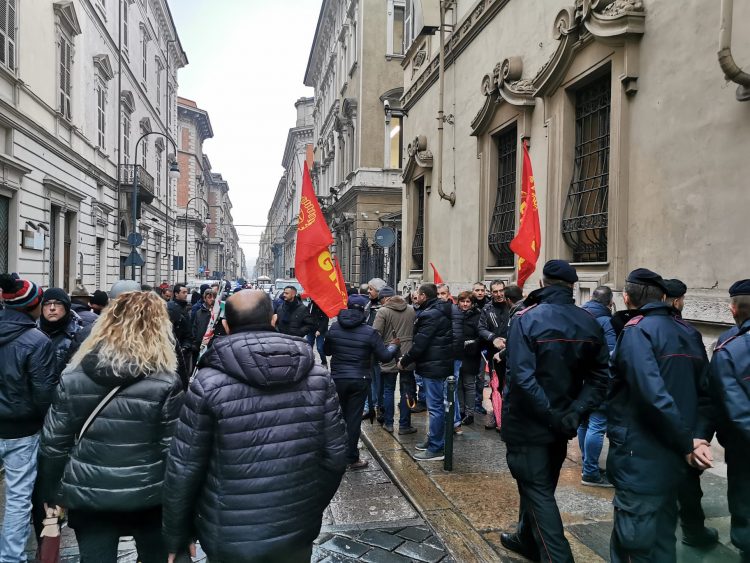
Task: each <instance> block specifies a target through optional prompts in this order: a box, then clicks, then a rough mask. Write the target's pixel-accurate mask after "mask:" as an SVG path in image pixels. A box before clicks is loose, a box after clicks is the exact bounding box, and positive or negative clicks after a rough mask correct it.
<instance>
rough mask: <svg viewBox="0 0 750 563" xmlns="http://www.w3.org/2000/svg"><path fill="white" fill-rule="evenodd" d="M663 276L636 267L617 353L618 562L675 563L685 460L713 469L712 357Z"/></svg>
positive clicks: (611, 411) (610, 460) (612, 462)
mask: <svg viewBox="0 0 750 563" xmlns="http://www.w3.org/2000/svg"><path fill="white" fill-rule="evenodd" d="M665 293H666V290H665V286H664V280H663V279H662V278H661V276H659V275H658V274H656V273H654V272H652V271H650V270H647V269H645V268H639V269H637V270H634V271H632V272H631V273H630V274H629V275H628V278H627V280H626V282H625V287H624V290H623V298H624V300H625V305H626V306H627V307H628V309H630V310H635V309H637V311H636V313H637V314H636V315H635V316H633V317H632V318H631V319H630V320H629V321H628V322H627V324H626V325H625V327H624V329H623V330H622V332H621V333H620V336H619V338H618V341H617V346H616V347H615V351H614V354H613V356H612V382H611V386H610V393H609V398H608V400H609V405H608V412H607V418H608V421H609V422H608V428H607V434H608V435H609V444H610V446H609V455H608V456H607V473H608V476H609V479H610V481H611V482H612V483H613V484H614V486H615V489H616V491H615V498H614V500H613V501H612V503H613V505H614V507H615V516H614V529H613V531H612V539H611V543H610V557H611V560H612V562H613V563H620V562H625V561H627V562H629V563H634V562H637V561H659V562H660V563H670V562H674V561H676V555H675V528H676V525H677V502H676V493H677V491H676V488H677V485H678V484H679V483H680V480H681V479H682V478H683V476H684V474H685V470H686V469H687V468H688V465H692V466H693V467H696V468H698V469H706V468H708V467H711V452H710V449H709V442H708V441H707V440H706V439H705V438H706V437H707V433H708V432H709V431H708V424H709V419H710V402H709V401H708V400H707V399H708V393H707V391H708V387H707V383H708V380H707V377H708V363H707V359H706V353H705V350H704V348H703V346H702V345H701V344H700V343H699V342H698V341H697V339H696V338H695V335H694V334H693V332H692V331H691V330H690V329H689V328H688V327H687V326H686V324H685V323H682V322H680V321H679V320H678V319H677V318H676V316H675V315H674V314H673V313H672V308H671V307H670V305H668V304H667V303H665V302H664V299H665Z"/></svg>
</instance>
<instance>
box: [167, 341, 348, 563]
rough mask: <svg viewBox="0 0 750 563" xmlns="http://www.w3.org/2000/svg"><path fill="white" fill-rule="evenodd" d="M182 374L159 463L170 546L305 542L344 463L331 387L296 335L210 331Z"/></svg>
mask: <svg viewBox="0 0 750 563" xmlns="http://www.w3.org/2000/svg"><path fill="white" fill-rule="evenodd" d="M200 368H201V369H200V370H199V371H198V374H197V375H196V376H195V378H194V379H193V381H192V383H191V384H190V390H189V391H188V393H187V396H186V399H185V407H184V409H183V411H182V413H181V416H180V421H179V423H178V425H177V430H176V432H175V436H174V440H173V441H172V446H171V450H170V454H169V461H168V463H167V475H166V480H165V486H164V499H165V502H164V508H163V511H164V512H163V514H164V516H163V521H164V526H163V534H164V539H165V542H166V544H167V547H168V548H169V551H170V552H175V551H177V550H178V549H181V548H183V547H184V546H185V545H186V544H187V543H188V541H189V540H190V539H192V537H193V531H194V530H195V531H197V535H198V538H199V539H200V541H201V545H202V546H203V549H204V550H205V551H206V553H207V554H208V555H209V557H210V558H214V559H219V560H222V561H233V562H241V561H254V560H256V559H258V558H261V557H262V556H263V555H264V554H266V553H269V552H278V551H279V550H281V549H283V548H284V547H285V546H288V545H290V544H294V545H301V544H305V543H312V541H313V540H314V539H315V538H316V537H317V535H318V533H319V532H320V526H321V522H322V516H323V511H324V509H325V507H326V506H327V505H328V503H329V502H330V500H331V498H332V497H333V495H334V493H335V491H336V489H337V488H338V486H339V483H340V482H341V477H342V475H343V473H344V470H345V468H346V454H345V447H346V431H345V427H344V422H343V420H342V418H341V411H340V409H339V401H338V396H337V395H336V388H335V386H334V384H333V381H332V380H331V377H330V376H329V375H328V372H327V371H326V370H325V369H324V368H323V367H321V366H319V365H315V361H314V358H313V352H312V350H311V348H310V346H308V344H307V343H306V342H305V341H304V340H303V339H302V338H296V337H289V336H283V335H280V334H278V333H277V332H275V331H273V329H272V328H271V327H268V328H267V329H265V328H264V329H261V330H253V331H248V332H240V333H234V334H230V335H228V336H225V337H223V338H221V339H219V340H216V341H215V342H214V344H213V346H212V348H210V349H209V351H208V352H207V353H206V355H205V356H204V357H203V358H202V359H201V361H200Z"/></svg>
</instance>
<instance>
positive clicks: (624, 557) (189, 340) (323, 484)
mask: <svg viewBox="0 0 750 563" xmlns="http://www.w3.org/2000/svg"><path fill="white" fill-rule="evenodd" d="M577 281H578V277H577V273H576V271H575V268H573V267H572V266H571V265H570V264H568V263H567V262H565V261H562V260H551V261H549V262H548V263H547V264H545V266H544V269H543V272H542V279H541V282H540V286H541V287H540V288H539V289H536V290H534V291H532V292H530V293H529V294H528V295H524V293H523V291H522V289H521V288H519V287H518V286H515V285H507V286H506V284H505V283H504V282H502V281H499V280H497V281H493V282H492V283H491V284H490V287H489V293H488V292H487V288H486V286H485V285H484V283H483V282H477V283H475V284H474V285H473V286H472V289H471V291H461V292H460V293H459V294H458V295H457V296H455V297H454V296H453V295H451V292H450V288H449V287H448V286H447V285H446V284H439V285H435V284H431V283H425V284H422V285H421V286H419V287H418V288H417V289H416V290H414V291H413V292H408V291H405V292H404V294H403V295H400V294H398V293H397V292H396V291H395V290H394V288H392V287H390V286H389V285H387V284H386V282H385V281H383V280H382V279H379V278H374V279H372V280H370V281H369V283H368V284H365V285H363V287H360V288H359V289H358V290H351V291H350V295H349V298H348V302H347V308H346V309H342V310H341V311H340V312H339V314H338V315H337V316H336V318H334V319H332V320H331V321H329V319H328V318H327V316H326V315H325V314H324V313H323V312H322V311H321V310H320V308H319V307H317V305H316V304H315V302H314V301H312V300H307V301H304V300H303V299H302V297H303V296H301V295H298V291H297V288H295V287H294V286H288V287H286V288H285V289H284V291H283V293H282V295H281V296H280V298H279V299H278V300H277V301H276V302H273V301H272V299H271V298H270V297H269V295H268V294H266V293H264V292H262V291H252V290H246V291H235V292H234V293H233V294H231V295H230V293H231V292H230V290H231V287H223V284H215V285H214V286H209V285H205V286H202V287H201V288H200V290H199V291H197V292H195V293H194V298H192V299H191V298H190V296H189V292H188V288H187V287H186V286H185V285H183V284H176V285H174V286H166V284H164V285H163V286H161V287H158V288H150V287H144V286H142V285H141V284H139V283H138V282H135V281H132V280H120V281H118V282H116V283H115V284H114V285H113V286H112V288H111V289H110V291H109V292H108V293H106V292H103V291H99V290H97V291H96V292H94V293H93V294H91V295H89V294H88V292H87V291H86V289H85V288H84V287H82V286H78V287H76V288H75V289H74V290H73V291H72V292H71V294H70V295H68V294H67V293H66V292H65V291H64V290H62V289H60V288H49V289H46V290H44V291H43V290H42V289H41V288H40V287H38V286H37V285H36V284H35V283H34V282H32V281H31V280H24V279H20V278H19V277H18V276H16V275H8V274H3V275H2V276H0V287H2V306H3V310H2V311H0V459H1V460H2V463H3V467H4V469H5V488H6V503H5V518H4V522H3V529H2V537H1V538H0V561H22V560H23V552H24V549H25V545H26V540H27V536H28V534H29V531H30V524H31V523H32V522H33V524H34V529H35V532H36V534H37V537H38V535H39V531H40V529H41V526H42V520H43V519H44V518H45V516H48V517H49V516H50V515H53V516H62V514H63V513H64V514H65V517H66V518H67V519H68V523H69V525H70V526H71V528H73V529H74V531H75V534H76V538H77V540H78V544H79V548H80V552H81V557H82V560H83V561H101V562H108V561H116V558H117V543H118V539H119V537H121V536H123V535H129V536H133V537H134V538H135V541H136V546H137V548H138V552H139V561H142V562H144V563H148V562H150V561H165V560H169V561H181V560H183V561H187V560H188V555H189V554H190V553H194V542H195V541H196V540H200V542H201V545H202V547H203V549H204V550H205V551H206V553H207V554H208V556H209V560H210V561H212V562H213V561H292V562H294V561H309V560H310V555H311V550H312V542H313V540H314V539H315V538H316V537H317V535H318V533H319V531H320V527H321V522H322V513H323V510H324V509H325V507H326V506H327V505H328V503H329V502H330V500H331V498H332V497H333V495H334V494H335V492H336V490H337V488H338V486H339V483H340V480H341V478H342V475H343V473H344V472H345V471H346V470H349V471H357V470H361V469H363V468H365V467H367V461H366V460H365V459H363V458H362V457H361V456H360V454H359V449H358V444H359V438H360V431H361V424H362V422H363V421H369V422H370V424H374V422H375V420H377V421H378V422H379V423H380V424H381V425H382V428H383V431H384V432H387V433H394V432H397V433H398V434H400V435H404V434H413V433H416V432H418V430H417V427H416V426H414V425H412V417H413V415H414V414H416V413H421V412H426V413H427V414H426V418H427V424H426V431H425V435H424V436H423V437H422V439H420V440H418V442H417V443H416V445H415V452H414V454H413V456H414V459H415V460H417V461H419V462H431V461H440V460H442V459H444V456H445V449H444V448H445V435H446V430H445V428H446V426H447V427H448V432H450V428H451V426H452V428H453V432H454V433H455V434H456V435H461V434H462V433H463V427H464V426H470V425H473V424H480V423H481V422H482V421H483V422H484V427H485V428H486V429H487V430H488V431H497V432H499V433H500V436H501V438H502V440H503V441H504V442H505V447H506V456H507V463H508V467H509V469H510V472H511V474H512V476H513V478H514V479H515V480H516V483H517V486H518V491H519V497H520V511H519V520H518V524H517V527H516V530H515V531H514V532H509V533H504V534H502V535H501V542H502V544H503V545H504V546H505V547H506V548H507V549H509V550H511V551H513V552H516V553H519V554H521V555H523V556H525V557H527V558H529V559H531V560H535V561H540V560H545V561H554V562H564V561H572V560H573V556H572V553H571V550H570V546H569V544H568V542H567V540H566V538H565V535H564V527H563V522H562V520H561V517H560V513H559V510H558V507H557V504H556V501H555V497H554V493H555V488H556V486H557V480H558V478H559V474H560V470H561V467H562V463H563V461H564V459H565V457H566V452H567V448H568V442H569V441H570V440H571V439H573V438H575V437H577V439H578V443H579V448H580V450H581V456H582V467H581V483H582V484H583V485H586V486H593V487H614V489H615V496H614V501H613V504H614V506H615V511H614V530H613V533H612V539H611V544H610V546H611V547H610V548H611V558H612V560H613V561H660V562H661V561H674V560H675V541H676V538H675V527H676V525H677V520H678V518H679V520H680V523H681V525H682V531H683V537H682V541H683V542H684V543H687V544H689V545H696V546H705V545H711V544H713V543H715V542H717V541H718V532H717V531H716V530H714V529H713V528H708V527H706V526H705V522H704V520H705V518H704V514H703V511H702V510H701V502H700V499H701V496H702V492H701V487H700V476H701V473H702V472H703V471H704V470H705V469H708V468H710V467H711V466H712V461H713V457H712V453H711V445H710V444H711V441H712V438H713V437H714V435H715V434H716V435H718V438H719V441H720V442H721V444H722V445H723V446H724V448H725V459H726V462H727V476H728V487H729V488H728V495H729V507H730V512H731V515H732V523H731V540H732V542H733V543H734V544H735V545H736V546H737V547H738V548H739V549H740V550H741V552H742V554H743V560H744V561H750V490H749V488H750V485H749V484H748V483H750V480H748V477H749V475H748V471H749V470H748V469H747V467H748V464H747V456H748V454H747V453H746V452H747V451H748V445H750V388H749V387H748V381H747V374H748V373H750V335H748V331H750V280H743V281H740V282H737V283H735V284H734V285H732V287H731V288H730V292H729V293H730V309H731V312H732V315H733V316H734V319H735V321H736V327H734V328H733V329H731V330H729V331H728V332H727V333H725V334H724V335H722V337H721V338H720V339H719V342H718V344H717V346H716V347H715V350H714V352H713V358H712V359H711V361H710V362H709V360H708V357H707V354H706V350H705V347H704V345H703V342H702V338H701V335H700V333H698V331H697V330H695V329H694V328H693V327H692V326H690V324H689V323H687V322H686V321H685V320H683V319H682V317H681V311H682V308H683V307H684V300H685V294H686V292H687V287H686V286H685V284H684V283H682V282H680V281H679V280H668V279H663V278H662V277H661V276H659V275H658V274H656V273H654V272H652V271H650V270H646V269H637V270H634V271H633V272H631V274H630V275H629V276H628V278H627V280H626V281H625V284H624V290H623V299H624V302H625V304H626V309H625V310H624V311H619V312H615V311H614V305H613V294H612V290H611V288H609V287H607V286H601V287H598V288H596V290H595V291H593V293H592V294H591V299H590V301H588V302H587V303H585V304H583V306H582V307H579V306H577V305H576V304H575V301H574V298H573V287H574V284H575V283H576V282H577ZM217 300H220V302H221V304H222V306H221V307H219V306H218V305H217ZM315 351H317V357H316V355H315ZM329 367H330V369H328V368H329ZM488 374H492V375H493V378H494V380H495V381H497V382H499V383H498V384H497V385H496V386H494V387H493V388H492V391H491V396H490V403H491V404H492V405H493V409H492V410H491V411H490V412H488V411H487V410H485V407H484V405H485V404H486V403H484V402H483V400H484V397H485V387H486V386H487V384H488V381H487V379H488ZM450 375H453V376H455V377H456V379H457V383H456V386H455V397H454V402H455V405H456V406H457V408H456V409H455V417H454V419H453V420H451V421H447V424H446V420H445V416H446V410H445V408H444V406H445V404H446V400H447V385H446V378H447V377H448V376H450ZM396 388H398V389H399V393H398V405H396V404H395V403H396V397H397V393H396ZM500 405H502V407H501V406H500ZM397 409H398V414H397V413H396V410H397ZM483 416H486V418H484V419H482V418H480V417H483ZM605 435H606V436H607V437H608V439H609V455H608V458H607V467H606V470H605V469H602V468H601V467H600V466H599V458H600V455H601V451H602V448H603V444H604V438H605ZM60 507H64V510H63V509H61V508H60Z"/></svg>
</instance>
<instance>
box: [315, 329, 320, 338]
mask: <svg viewBox="0 0 750 563" xmlns="http://www.w3.org/2000/svg"><path fill="white" fill-rule="evenodd" d="M318 336H320V331H319V330H316V331H315V338H317V337H318Z"/></svg>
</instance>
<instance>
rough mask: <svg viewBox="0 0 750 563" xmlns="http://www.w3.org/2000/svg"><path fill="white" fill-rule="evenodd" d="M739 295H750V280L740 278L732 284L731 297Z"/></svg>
mask: <svg viewBox="0 0 750 563" xmlns="http://www.w3.org/2000/svg"><path fill="white" fill-rule="evenodd" d="M737 295H750V280H740V281H737V282H734V283H733V284H732V287H730V288H729V297H736V296H737Z"/></svg>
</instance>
